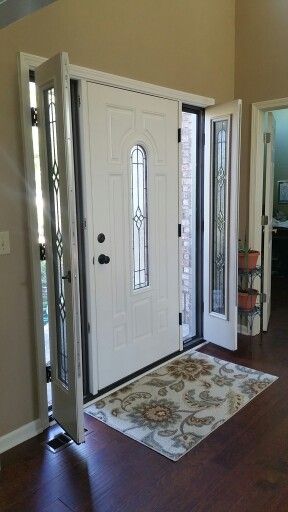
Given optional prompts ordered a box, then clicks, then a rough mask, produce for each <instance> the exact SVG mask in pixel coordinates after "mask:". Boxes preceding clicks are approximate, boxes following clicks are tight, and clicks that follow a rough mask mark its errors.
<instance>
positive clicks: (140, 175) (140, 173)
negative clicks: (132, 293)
mask: <svg viewBox="0 0 288 512" xmlns="http://www.w3.org/2000/svg"><path fill="white" fill-rule="evenodd" d="M131 173H132V179H131V189H132V221H133V222H132V242H133V289H134V290H138V289H139V288H145V287H147V286H149V264H148V212H147V157H146V152H145V149H144V148H143V147H142V146H139V145H138V144H137V145H136V146H133V148H132V150H131Z"/></svg>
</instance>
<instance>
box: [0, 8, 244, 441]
mask: <svg viewBox="0 0 288 512" xmlns="http://www.w3.org/2000/svg"><path fill="white" fill-rule="evenodd" d="M234 4H235V1H234V0H217V1H215V0H201V1H199V0H142V1H140V0H121V1H117V0H84V1H83V0H58V1H57V2H55V3H54V4H52V5H50V6H49V7H46V8H44V9H43V10H41V11H38V12H36V13H34V14H33V15H31V16H28V17H26V18H24V19H23V20H21V21H18V22H17V23H15V24H13V25H10V26H9V27H7V28H5V29H3V30H1V32H0V48H1V50H0V69H1V82H0V105H1V117H0V141H1V144H0V180H1V181H0V183H1V188H0V230H9V231H10V234H11V255H10V256H3V257H0V282H1V286H0V312H1V313H0V343H1V348H0V350H1V351H0V353H1V360H0V365H1V369H0V390H1V392H0V435H2V434H5V433H6V432H9V431H11V430H13V429H16V428H18V427H20V426H21V425H23V424H25V423H27V422H29V421H31V420H33V419H35V418H37V416H38V410H37V388H36V376H35V375H36V363H35V348H34V337H33V311H32V300H31V286H30V271H29V261H28V245H27V217H26V205H25V192H24V171H23V158H22V148H21V143H20V141H21V130H20V120H19V103H18V101H19V100H18V85H17V70H16V55H17V52H19V51H25V52H28V53H33V54H36V55H42V56H47V57H49V56H52V55H53V54H55V53H57V52H59V51H61V50H65V51H68V53H69V56H70V61H71V62H72V63H73V64H79V65H82V66H88V67H91V68H95V69H100V70H103V71H107V72H111V73H115V74H119V75H123V76H129V77H132V78H136V79H138V80H143V81H146V82H152V83H157V84H161V85H165V86H168V87H172V88H176V89H182V90H186V91H189V92H194V93H196V94H201V95H206V96H212V97H215V98H216V100H217V101H218V102H222V101H226V100H230V99H232V98H233V96H234V34H235V31H234V28H235V22H234V21H235V20H234V7H235V5H234Z"/></svg>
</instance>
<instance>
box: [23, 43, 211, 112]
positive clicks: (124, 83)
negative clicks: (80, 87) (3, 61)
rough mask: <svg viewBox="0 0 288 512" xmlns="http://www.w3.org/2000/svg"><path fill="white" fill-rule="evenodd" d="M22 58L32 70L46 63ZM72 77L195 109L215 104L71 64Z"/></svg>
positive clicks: (29, 56) (26, 55)
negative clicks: (171, 101)
mask: <svg viewBox="0 0 288 512" xmlns="http://www.w3.org/2000/svg"><path fill="white" fill-rule="evenodd" d="M20 58H21V59H23V62H25V63H26V64H27V65H28V66H29V67H30V69H35V68H36V67H37V66H40V64H43V62H45V60H47V59H45V58H44V57H39V56H37V55H30V54H29V53H22V52H21V53H20ZM69 68H70V76H71V78H76V79H78V80H79V79H80V80H81V79H82V80H87V81H92V82H96V83H99V84H104V85H110V86H112V87H118V88H121V89H126V90H128V91H135V92H141V93H143V94H150V95H152V96H158V97H161V98H166V99H168V100H176V101H181V102H182V103H187V104H189V105H193V106H195V107H209V106H210V105H214V104H215V100H214V99H213V98H209V97H206V96H199V95H198V94H191V93H189V92H185V91H177V90H175V89H170V88H168V87H162V86H161V85H155V84H150V83H146V82H140V81H138V80H134V79H133V78H126V77H123V76H119V75H112V74H110V73H105V72H104V71H97V70H94V69H90V68H85V67H82V66H76V65H73V64H70V67H69Z"/></svg>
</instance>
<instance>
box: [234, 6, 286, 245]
mask: <svg viewBox="0 0 288 512" xmlns="http://www.w3.org/2000/svg"><path fill="white" fill-rule="evenodd" d="M287 20H288V2H287V0H236V28H235V33H236V38H235V44H236V51H235V96H236V97H237V98H242V99H243V101H244V104H243V123H242V158H241V200H240V228H241V236H243V233H244V232H245V228H246V226H247V223H248V201H249V165H250V128H251V103H254V102H256V101H262V100H269V99H275V98H283V97H287V96H288V57H287V49H288V30H287Z"/></svg>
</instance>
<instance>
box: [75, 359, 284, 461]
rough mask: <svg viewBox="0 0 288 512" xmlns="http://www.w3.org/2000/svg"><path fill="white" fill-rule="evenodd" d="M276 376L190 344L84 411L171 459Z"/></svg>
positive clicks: (226, 417)
mask: <svg viewBox="0 0 288 512" xmlns="http://www.w3.org/2000/svg"><path fill="white" fill-rule="evenodd" d="M277 378H278V377H275V376H273V375H269V374H267V373H262V372H259V371H257V370H252V369H251V368H246V367H244V366H239V365H237V364H233V363H229V362H227V361H222V360H221V359H218V358H216V357H212V356H208V355H206V354H202V353H200V352H196V351H195V350H191V351H189V352H186V353H185V355H183V356H181V357H179V358H178V359H175V360H173V361H171V362H168V363H167V364H165V365H164V366H162V367H161V368H158V369H157V370H156V371H153V372H151V373H149V374H148V375H145V376H144V377H140V378H139V379H138V380H137V381H135V382H133V383H132V384H129V385H127V386H125V387H124V388H122V389H120V390H118V391H116V392H114V393H111V394H110V395H108V396H107V397H105V398H104V399H99V400H98V401H97V402H96V403H95V404H93V405H92V406H89V407H88V408H87V409H86V410H85V412H86V413H88V414H90V415H91V416H94V418H97V419H98V420H100V421H102V422H104V423H106V424H107V425H109V426H110V427H112V428H115V429H116V430H119V431H120V432H122V433H123V434H125V435H126V436H129V437H132V438H133V439H135V440H136V441H138V442H140V443H142V444H145V445H146V446H148V447H149V448H152V449H153V450H156V451H157V452H159V453H161V454H162V455H165V457H168V458H169V459H172V460H174V461H176V460H178V459H180V457H182V456H183V455H185V453H187V452H188V451H189V450H191V448H193V447H194V446H196V445H197V444H198V443H200V441H202V440H203V439H205V437H207V436H208V435H209V434H210V433H211V432H213V431H214V430H215V429H216V428H218V427H219V426H220V425H222V424H223V423H224V422H225V421H227V420H228V419H229V418H231V416H233V414H235V413H236V412H238V411H239V410H240V409H242V407H244V406H245V405H246V404H247V403H248V402H250V401H251V400H252V399H253V398H254V397H255V396H257V395H259V393H261V392H262V391H264V390H265V389H266V388H267V387H268V386H270V384H272V383H273V382H274V381H275V380H277ZM263 407H264V404H263Z"/></svg>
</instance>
